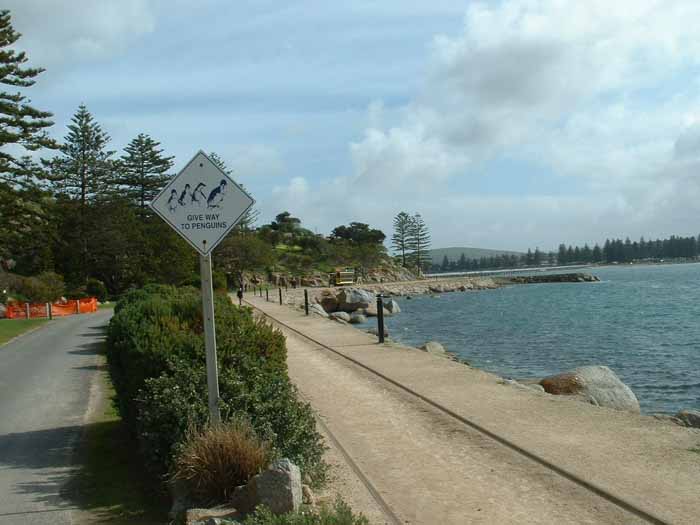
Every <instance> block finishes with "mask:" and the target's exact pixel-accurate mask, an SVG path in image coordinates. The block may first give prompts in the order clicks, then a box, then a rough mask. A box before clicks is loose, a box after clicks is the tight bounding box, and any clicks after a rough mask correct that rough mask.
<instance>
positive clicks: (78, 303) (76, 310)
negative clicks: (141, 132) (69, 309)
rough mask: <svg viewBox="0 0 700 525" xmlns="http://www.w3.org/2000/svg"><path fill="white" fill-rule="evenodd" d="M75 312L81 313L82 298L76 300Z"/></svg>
mask: <svg viewBox="0 0 700 525" xmlns="http://www.w3.org/2000/svg"><path fill="white" fill-rule="evenodd" d="M75 313H76V314H79V313H80V299H76V300H75Z"/></svg>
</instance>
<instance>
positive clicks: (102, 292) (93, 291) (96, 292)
mask: <svg viewBox="0 0 700 525" xmlns="http://www.w3.org/2000/svg"><path fill="white" fill-rule="evenodd" d="M85 293H87V294H88V295H89V296H90V297H97V300H98V301H100V302H101V303H104V302H105V301H106V300H107V287H106V286H105V283H103V282H102V281H100V280H99V279H94V278H92V277H91V278H89V279H88V280H87V283H86V285H85Z"/></svg>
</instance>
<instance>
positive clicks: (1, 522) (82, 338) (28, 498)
mask: <svg viewBox="0 0 700 525" xmlns="http://www.w3.org/2000/svg"><path fill="white" fill-rule="evenodd" d="M111 315H112V312H111V310H107V311H100V312H97V313H95V314H84V315H77V316H72V317H67V318H64V319H57V320H55V321H52V322H51V323H50V324H48V325H47V326H44V327H42V328H40V329H39V330H36V331H34V332H32V333H29V334H27V335H25V336H22V337H20V338H18V339H16V340H14V341H12V342H10V343H9V344H7V345H5V346H0V525H10V524H12V525H26V524H32V525H34V524H45V523H46V524H49V523H50V524H52V525H60V524H70V523H73V516H72V509H73V504H72V502H71V501H70V497H69V496H68V494H67V492H68V491H66V490H65V486H66V483H67V482H68V480H69V478H70V476H71V473H72V472H73V469H74V468H75V467H74V466H72V464H71V463H72V456H73V452H74V446H75V444H76V442H77V439H78V438H79V436H80V432H81V427H82V425H83V421H84V418H85V414H86V411H87V409H88V403H89V399H90V387H91V384H92V381H93V380H94V378H95V377H96V375H97V374H96V372H97V369H98V353H97V350H98V349H99V347H100V345H101V343H102V341H103V339H104V334H105V331H104V330H105V327H106V325H107V322H108V321H109V318H110V316H111Z"/></svg>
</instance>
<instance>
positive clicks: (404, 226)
mask: <svg viewBox="0 0 700 525" xmlns="http://www.w3.org/2000/svg"><path fill="white" fill-rule="evenodd" d="M410 225H411V216H410V215H409V214H408V213H406V212H405V211H402V212H401V213H399V214H398V215H397V216H396V217H394V235H392V236H391V247H392V248H393V249H394V250H396V251H397V252H398V253H400V254H401V266H403V267H405V266H406V252H407V251H409V248H408V241H409V235H410V234H409V229H410Z"/></svg>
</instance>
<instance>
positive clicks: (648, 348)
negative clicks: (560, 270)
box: [386, 264, 700, 413]
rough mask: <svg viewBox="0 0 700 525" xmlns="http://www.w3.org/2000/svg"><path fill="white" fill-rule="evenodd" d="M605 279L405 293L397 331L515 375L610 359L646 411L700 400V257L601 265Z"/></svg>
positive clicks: (406, 339)
mask: <svg viewBox="0 0 700 525" xmlns="http://www.w3.org/2000/svg"><path fill="white" fill-rule="evenodd" d="M590 273H593V274H594V275H596V276H598V277H599V278H600V279H601V281H600V282H598V283H548V284H527V285H513V286H507V287H504V288H499V289H496V290H484V291H477V292H453V293H444V294H440V296H439V297H435V296H430V295H422V296H415V297H413V298H412V299H411V300H406V299H401V298H397V299H398V302H399V305H400V307H401V310H402V311H401V313H400V314H398V315H396V316H394V317H390V318H387V319H386V324H387V328H388V329H389V332H390V336H391V338H392V339H394V340H397V341H400V342H402V343H406V344H409V345H412V346H419V345H421V344H423V343H425V342H426V341H438V342H440V343H442V344H443V346H445V348H446V349H447V350H449V351H451V352H454V353H455V354H457V355H458V356H459V357H461V358H462V359H465V360H467V361H468V362H469V363H470V364H471V365H472V366H474V367H478V368H481V369H484V370H488V371H491V372H494V373H496V374H498V375H501V376H505V377H512V378H515V379H525V378H541V377H543V376H547V375H550V374H556V373H559V372H564V371H567V370H571V369H572V368H575V367H578V366H583V365H606V366H608V367H610V368H611V369H612V370H613V371H614V372H615V373H616V374H617V375H618V376H619V377H620V378H621V379H622V381H624V382H625V383H626V384H627V385H628V386H629V387H630V388H632V390H633V391H634V392H635V394H636V395H637V397H638V398H639V402H640V405H641V407H642V412H645V413H650V412H667V413H675V412H677V411H678V410H680V409H684V408H694V409H700V264H674V265H645V266H641V265H634V266H631V265H626V266H618V267H603V268H594V269H592V270H590Z"/></svg>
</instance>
